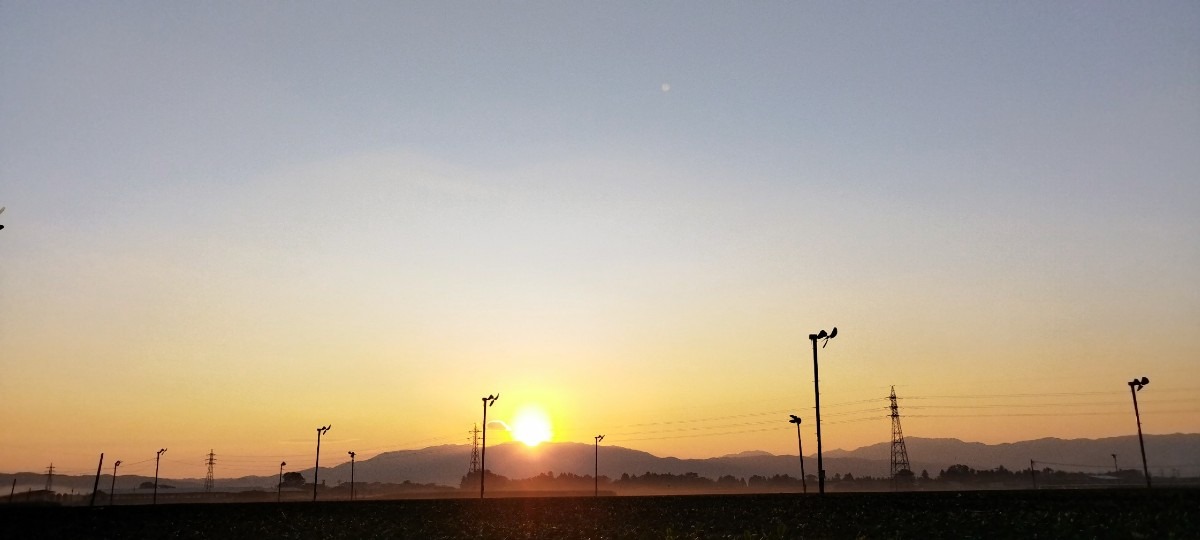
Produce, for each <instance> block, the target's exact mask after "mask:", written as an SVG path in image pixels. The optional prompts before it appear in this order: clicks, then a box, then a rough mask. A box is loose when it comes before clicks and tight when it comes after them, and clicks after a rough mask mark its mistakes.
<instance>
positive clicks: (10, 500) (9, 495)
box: [8, 475, 17, 504]
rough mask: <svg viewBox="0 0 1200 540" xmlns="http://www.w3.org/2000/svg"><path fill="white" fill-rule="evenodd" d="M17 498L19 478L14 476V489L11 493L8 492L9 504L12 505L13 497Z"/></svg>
mask: <svg viewBox="0 0 1200 540" xmlns="http://www.w3.org/2000/svg"><path fill="white" fill-rule="evenodd" d="M16 496H17V477H16V475H13V485H12V489H11V490H9V492H8V504H12V501H13V497H16Z"/></svg>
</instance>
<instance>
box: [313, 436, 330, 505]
mask: <svg viewBox="0 0 1200 540" xmlns="http://www.w3.org/2000/svg"><path fill="white" fill-rule="evenodd" d="M330 427H332V426H322V427H319V428H317V464H316V465H315V466H314V467H313V502H317V473H318V472H320V470H321V435H324V434H325V432H326V431H329V428H330Z"/></svg>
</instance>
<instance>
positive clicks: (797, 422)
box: [788, 414, 808, 493]
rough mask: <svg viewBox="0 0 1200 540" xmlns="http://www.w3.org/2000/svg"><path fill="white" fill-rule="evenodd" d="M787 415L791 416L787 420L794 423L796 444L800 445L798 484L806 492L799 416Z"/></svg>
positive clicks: (806, 483) (806, 480)
mask: <svg viewBox="0 0 1200 540" xmlns="http://www.w3.org/2000/svg"><path fill="white" fill-rule="evenodd" d="M788 416H791V417H792V419H791V420H788V422H791V423H793V424H796V445H797V446H799V447H800V448H799V450H800V485H801V486H803V487H804V492H805V493H808V479H806V478H804V440H803V439H801V438H800V417H799V416H796V415H794V414H790V415H788Z"/></svg>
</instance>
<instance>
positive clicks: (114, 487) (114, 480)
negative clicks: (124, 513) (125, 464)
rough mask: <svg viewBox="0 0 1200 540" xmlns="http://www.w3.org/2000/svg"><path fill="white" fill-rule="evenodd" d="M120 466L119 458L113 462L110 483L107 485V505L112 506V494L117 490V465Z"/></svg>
mask: <svg viewBox="0 0 1200 540" xmlns="http://www.w3.org/2000/svg"><path fill="white" fill-rule="evenodd" d="M120 466H121V460H119V459H118V460H117V462H116V463H113V477H112V485H111V486H109V487H108V505H109V506H112V503H113V495H114V494H115V493H116V491H117V467H120Z"/></svg>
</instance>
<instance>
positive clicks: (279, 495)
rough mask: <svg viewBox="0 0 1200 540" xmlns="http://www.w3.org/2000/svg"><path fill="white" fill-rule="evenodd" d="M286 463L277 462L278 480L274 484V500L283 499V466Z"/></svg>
mask: <svg viewBox="0 0 1200 540" xmlns="http://www.w3.org/2000/svg"><path fill="white" fill-rule="evenodd" d="M284 465H287V462H286V461H280V462H279V482H278V483H276V484H275V502H282V501H283V466H284Z"/></svg>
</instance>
